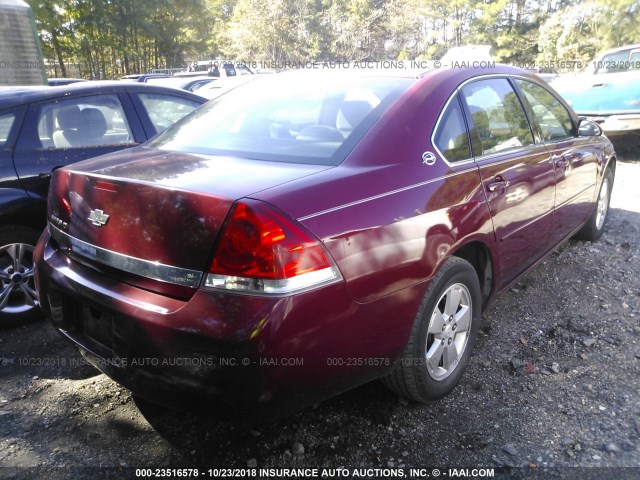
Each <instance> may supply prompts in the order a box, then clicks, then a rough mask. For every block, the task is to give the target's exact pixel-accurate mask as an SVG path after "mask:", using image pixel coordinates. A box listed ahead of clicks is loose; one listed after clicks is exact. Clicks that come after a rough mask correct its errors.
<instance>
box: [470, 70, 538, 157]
mask: <svg viewBox="0 0 640 480" xmlns="http://www.w3.org/2000/svg"><path fill="white" fill-rule="evenodd" d="M462 95H463V97H464V99H465V101H466V102H467V105H468V107H469V111H470V112H471V118H472V120H473V123H474V125H475V128H476V129H477V132H478V135H479V137H480V142H481V144H482V153H481V154H482V155H486V154H489V153H495V152H499V151H501V150H506V149H509V148H518V147H523V146H526V145H532V144H533V134H532V133H531V127H530V126H529V122H528V120H527V117H526V115H525V114H524V110H523V108H522V105H521V104H520V100H519V99H518V97H517V96H516V93H515V92H514V91H513V88H511V85H510V84H509V82H508V81H507V80H506V79H504V78H492V79H488V80H480V81H477V82H473V83H470V84H468V85H465V86H464V87H463V88H462ZM474 153H475V152H474Z"/></svg>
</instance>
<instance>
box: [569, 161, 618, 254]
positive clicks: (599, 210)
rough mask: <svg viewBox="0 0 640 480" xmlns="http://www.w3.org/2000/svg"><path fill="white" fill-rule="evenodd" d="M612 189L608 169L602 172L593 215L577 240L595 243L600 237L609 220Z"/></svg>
mask: <svg viewBox="0 0 640 480" xmlns="http://www.w3.org/2000/svg"><path fill="white" fill-rule="evenodd" d="M612 188H613V172H612V171H611V169H610V168H607V170H606V171H605V172H604V177H603V178H602V183H601V184H600V192H599V193H598V200H597V201H596V205H595V208H594V209H593V213H592V214H591V217H589V221H588V222H587V223H586V225H585V226H584V227H582V229H581V230H580V231H579V232H578V233H577V234H576V238H577V239H579V240H588V241H592V242H595V241H596V240H599V239H600V237H602V234H603V233H604V227H605V226H606V224H607V219H608V218H609V203H610V202H611V190H612Z"/></svg>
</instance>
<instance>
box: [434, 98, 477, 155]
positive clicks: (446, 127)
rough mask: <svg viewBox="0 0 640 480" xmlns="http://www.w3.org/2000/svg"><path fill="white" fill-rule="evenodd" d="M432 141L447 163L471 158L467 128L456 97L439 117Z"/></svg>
mask: <svg viewBox="0 0 640 480" xmlns="http://www.w3.org/2000/svg"><path fill="white" fill-rule="evenodd" d="M433 140H434V143H435V146H436V148H437V149H438V151H439V152H440V153H441V155H442V156H443V157H444V158H445V159H446V160H448V161H449V162H457V161H460V160H466V159H469V158H471V149H470V148H469V136H468V135H467V127H466V125H465V123H464V117H463V115H462V108H460V102H459V101H458V97H457V96H456V97H454V98H453V99H452V100H451V102H449V105H448V106H447V108H446V109H445V111H444V113H443V114H442V117H440V122H439V123H438V128H437V130H436V133H435V135H434V137H433Z"/></svg>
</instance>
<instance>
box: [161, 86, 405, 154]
mask: <svg viewBox="0 0 640 480" xmlns="http://www.w3.org/2000/svg"><path fill="white" fill-rule="evenodd" d="M412 82H413V80H412V79H407V78H379V77H357V76H344V77H336V76H331V77H327V76H325V75H321V74H320V75H318V74H316V75H314V76H310V75H305V74H291V75H274V76H273V78H269V79H263V80H261V81H257V82H251V83H249V84H246V85H243V86H241V87H238V88H236V89H234V90H232V91H230V92H228V93H226V94H225V95H222V96H221V97H219V98H217V99H215V100H213V101H211V102H210V103H209V104H207V105H206V106H204V107H202V108H200V109H199V110H197V111H196V112H194V113H193V114H192V115H189V116H188V117H186V118H185V119H184V120H182V121H181V122H179V123H177V124H176V125H174V126H173V127H171V128H169V129H168V130H167V131H166V132H164V133H163V134H161V135H160V136H158V137H156V138H155V139H154V140H152V141H151V142H150V143H149V146H151V147H154V148H160V149H165V150H172V151H180V152H189V153H203V154H212V155H232V156H238V157H243V158H251V159H255V160H270V161H282V162H296V163H310V164H319V165H337V164H338V163H340V162H341V161H342V160H344V158H345V157H346V155H347V154H348V152H349V151H351V149H352V148H353V147H354V146H355V144H356V143H357V142H358V141H359V140H360V139H361V138H362V136H363V135H364V134H365V133H366V132H367V130H368V129H369V128H370V127H371V126H372V125H373V124H374V123H375V121H376V120H377V119H378V118H380V115H382V113H383V112H384V111H385V110H386V109H387V108H388V107H389V106H390V105H391V104H392V103H393V102H394V101H395V100H396V99H397V98H398V97H399V96H400V95H401V94H402V92H404V91H405V90H406V89H407V88H408V86H409V85H411V83H412Z"/></svg>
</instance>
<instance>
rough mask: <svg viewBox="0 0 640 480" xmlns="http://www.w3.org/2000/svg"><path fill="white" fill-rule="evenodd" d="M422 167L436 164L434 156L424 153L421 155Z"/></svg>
mask: <svg viewBox="0 0 640 480" xmlns="http://www.w3.org/2000/svg"><path fill="white" fill-rule="evenodd" d="M422 163H423V165H433V164H434V163H436V156H435V155H434V154H433V153H431V152H424V153H423V154H422Z"/></svg>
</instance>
